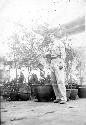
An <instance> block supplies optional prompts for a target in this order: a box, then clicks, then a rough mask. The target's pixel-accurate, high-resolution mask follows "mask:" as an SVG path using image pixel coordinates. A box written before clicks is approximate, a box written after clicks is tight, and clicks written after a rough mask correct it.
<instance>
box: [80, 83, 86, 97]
mask: <svg viewBox="0 0 86 125" xmlns="http://www.w3.org/2000/svg"><path fill="white" fill-rule="evenodd" d="M78 96H79V98H86V85H81V86H79V87H78Z"/></svg>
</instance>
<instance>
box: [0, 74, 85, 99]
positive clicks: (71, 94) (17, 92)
mask: <svg viewBox="0 0 86 125" xmlns="http://www.w3.org/2000/svg"><path fill="white" fill-rule="evenodd" d="M66 92H67V99H68V100H69V99H71V100H74V99H77V98H78V97H80V98H83V97H84V98H86V86H85V85H84V86H80V85H77V84H75V83H69V84H68V85H66ZM1 93H2V96H3V97H4V98H5V99H8V100H12V101H19V100H23V101H26V100H30V99H31V98H37V99H38V101H52V100H54V99H55V94H54V91H53V88H52V85H51V84H50V76H47V77H46V78H44V79H40V80H38V78H37V76H36V75H35V74H33V75H32V77H31V79H30V80H29V82H28V84H26V83H16V80H12V81H11V82H8V83H6V84H5V83H4V84H3V87H2V92H1Z"/></svg>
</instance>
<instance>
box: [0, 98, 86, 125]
mask: <svg viewBox="0 0 86 125" xmlns="http://www.w3.org/2000/svg"><path fill="white" fill-rule="evenodd" d="M1 120H2V125H86V99H77V100H74V101H69V102H67V104H63V105H62V104H57V103H53V102H33V101H15V102H2V103H1Z"/></svg>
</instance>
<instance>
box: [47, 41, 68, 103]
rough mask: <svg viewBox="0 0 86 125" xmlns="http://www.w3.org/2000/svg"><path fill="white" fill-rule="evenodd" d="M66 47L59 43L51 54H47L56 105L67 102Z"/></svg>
mask: <svg viewBox="0 0 86 125" xmlns="http://www.w3.org/2000/svg"><path fill="white" fill-rule="evenodd" d="M65 57H66V54H65V47H64V44H63V43H61V42H60V41H57V44H56V45H55V49H54V48H53V49H52V51H51V53H48V54H46V56H45V58H46V59H47V62H48V64H49V66H50V70H51V84H52V86H53V90H54V93H55V96H56V100H54V103H58V102H59V103H60V104H64V103H66V101H67V97H66V87H65V77H64V68H65V67H64V60H65Z"/></svg>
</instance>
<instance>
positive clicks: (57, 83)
mask: <svg viewBox="0 0 86 125" xmlns="http://www.w3.org/2000/svg"><path fill="white" fill-rule="evenodd" d="M64 80H65V77H64V67H63V68H62V69H59V66H55V67H53V70H51V84H52V86H53V90H54V93H55V96H56V99H61V100H63V101H67V97H66V87H65V83H64Z"/></svg>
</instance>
